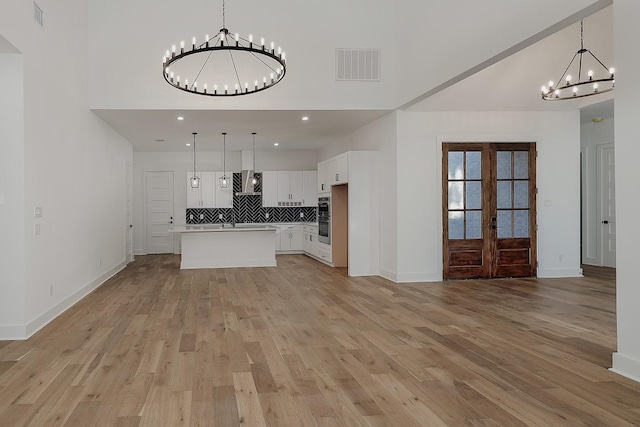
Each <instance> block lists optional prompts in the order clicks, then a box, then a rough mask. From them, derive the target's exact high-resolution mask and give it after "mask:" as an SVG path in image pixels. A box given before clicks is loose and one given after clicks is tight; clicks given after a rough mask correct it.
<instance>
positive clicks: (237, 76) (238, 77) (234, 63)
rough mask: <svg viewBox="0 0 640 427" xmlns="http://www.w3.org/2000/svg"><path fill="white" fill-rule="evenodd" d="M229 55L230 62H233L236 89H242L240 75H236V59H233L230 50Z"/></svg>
mask: <svg viewBox="0 0 640 427" xmlns="http://www.w3.org/2000/svg"><path fill="white" fill-rule="evenodd" d="M229 56H230V57H231V63H232V64H233V71H235V73H236V80H238V90H240V91H242V87H240V85H241V83H240V76H239V75H238V67H236V61H235V60H234V59H233V54H232V53H231V51H229Z"/></svg>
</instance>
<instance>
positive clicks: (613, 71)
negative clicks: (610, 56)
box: [609, 68, 616, 77]
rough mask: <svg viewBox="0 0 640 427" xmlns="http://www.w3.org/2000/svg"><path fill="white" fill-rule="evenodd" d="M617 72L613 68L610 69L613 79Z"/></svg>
mask: <svg viewBox="0 0 640 427" xmlns="http://www.w3.org/2000/svg"><path fill="white" fill-rule="evenodd" d="M615 71H616V70H615V69H613V68H610V69H609V74H611V77H613V75H614V73H615Z"/></svg>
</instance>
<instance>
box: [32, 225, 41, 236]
mask: <svg viewBox="0 0 640 427" xmlns="http://www.w3.org/2000/svg"><path fill="white" fill-rule="evenodd" d="M33 234H35V235H36V236H39V235H40V224H33Z"/></svg>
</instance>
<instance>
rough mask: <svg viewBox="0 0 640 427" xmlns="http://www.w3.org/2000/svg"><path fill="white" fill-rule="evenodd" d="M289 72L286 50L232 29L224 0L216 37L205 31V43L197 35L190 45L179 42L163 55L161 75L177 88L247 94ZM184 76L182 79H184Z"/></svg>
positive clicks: (229, 94) (219, 93) (214, 92)
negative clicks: (227, 22)
mask: <svg viewBox="0 0 640 427" xmlns="http://www.w3.org/2000/svg"><path fill="white" fill-rule="evenodd" d="M285 73H286V53H285V52H284V51H283V50H282V48H281V47H279V46H278V47H276V45H275V43H273V42H271V43H270V45H265V40H264V38H261V39H260V40H259V43H254V41H253V35H251V34H250V35H249V36H248V39H245V38H243V37H241V36H240V35H239V34H238V33H235V34H233V33H231V32H230V31H229V30H228V29H227V27H226V22H225V7H224V0H223V1H222V29H221V30H220V31H218V33H217V34H215V35H214V36H213V37H210V36H209V34H207V35H205V37H204V41H203V42H202V43H199V44H198V43H197V39H196V37H193V38H192V39H191V47H190V48H189V47H185V43H184V41H182V42H180V47H179V48H177V47H176V45H173V46H172V47H171V51H169V50H167V51H166V52H165V54H164V56H163V57H162V75H163V76H164V79H165V81H166V82H167V83H169V84H170V85H171V86H173V87H175V88H176V89H180V90H182V91H185V92H189V93H195V94H197V95H207V96H239V95H248V94H251V93H256V92H260V91H263V90H265V89H268V88H270V87H272V86H274V85H276V84H277V83H278V82H280V80H282V78H283V77H284V75H285ZM181 76H182V80H181Z"/></svg>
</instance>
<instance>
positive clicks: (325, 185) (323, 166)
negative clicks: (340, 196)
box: [318, 160, 331, 194]
mask: <svg viewBox="0 0 640 427" xmlns="http://www.w3.org/2000/svg"><path fill="white" fill-rule="evenodd" d="M329 177H330V175H329V160H325V161H324V162H320V163H318V194H324V193H329V192H331V182H330V181H329Z"/></svg>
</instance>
